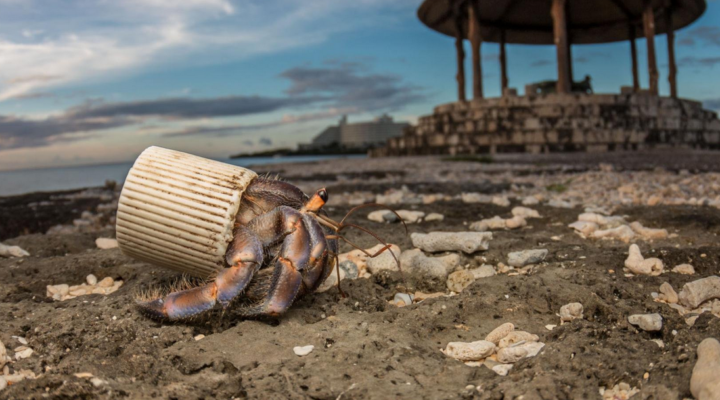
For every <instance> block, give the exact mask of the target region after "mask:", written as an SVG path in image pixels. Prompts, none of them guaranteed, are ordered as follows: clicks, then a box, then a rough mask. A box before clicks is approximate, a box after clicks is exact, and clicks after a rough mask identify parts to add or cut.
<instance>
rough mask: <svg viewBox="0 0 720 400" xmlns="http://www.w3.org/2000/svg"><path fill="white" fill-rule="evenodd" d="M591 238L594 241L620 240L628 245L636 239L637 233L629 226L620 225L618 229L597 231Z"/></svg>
mask: <svg viewBox="0 0 720 400" xmlns="http://www.w3.org/2000/svg"><path fill="white" fill-rule="evenodd" d="M590 236H591V237H592V238H594V239H618V240H621V241H623V242H625V243H628V242H630V240H632V239H633V238H634V237H635V232H633V230H632V229H631V228H630V227H629V226H627V225H620V226H618V227H616V228H611V229H604V230H597V231H595V232H593V233H592V234H591V235H590Z"/></svg>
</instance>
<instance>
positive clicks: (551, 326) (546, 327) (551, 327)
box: [545, 325, 557, 331]
mask: <svg viewBox="0 0 720 400" xmlns="http://www.w3.org/2000/svg"><path fill="white" fill-rule="evenodd" d="M555 328H557V325H545V329H547V330H549V331H551V330H553V329H555Z"/></svg>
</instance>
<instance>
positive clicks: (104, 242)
mask: <svg viewBox="0 0 720 400" xmlns="http://www.w3.org/2000/svg"><path fill="white" fill-rule="evenodd" d="M95 245H96V246H97V247H98V249H103V250H107V249H115V248H117V247H118V241H117V239H111V238H97V239H95Z"/></svg>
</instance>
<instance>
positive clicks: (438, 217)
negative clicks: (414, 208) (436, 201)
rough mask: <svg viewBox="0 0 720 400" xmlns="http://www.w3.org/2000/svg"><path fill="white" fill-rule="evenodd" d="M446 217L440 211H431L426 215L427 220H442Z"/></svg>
mask: <svg viewBox="0 0 720 400" xmlns="http://www.w3.org/2000/svg"><path fill="white" fill-rule="evenodd" d="M444 219H445V216H444V215H442V214H438V213H430V214H428V215H427V217H425V219H424V221H425V222H433V221H442V220H444Z"/></svg>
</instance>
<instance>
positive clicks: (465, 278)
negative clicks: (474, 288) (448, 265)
mask: <svg viewBox="0 0 720 400" xmlns="http://www.w3.org/2000/svg"><path fill="white" fill-rule="evenodd" d="M473 282H475V276H474V275H473V273H472V272H470V271H468V270H465V269H461V270H460V271H455V272H453V273H452V274H450V276H448V280H447V287H448V289H450V291H452V292H455V293H460V292H462V291H463V289H465V288H466V287H468V286H470V284H472V283H473Z"/></svg>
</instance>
